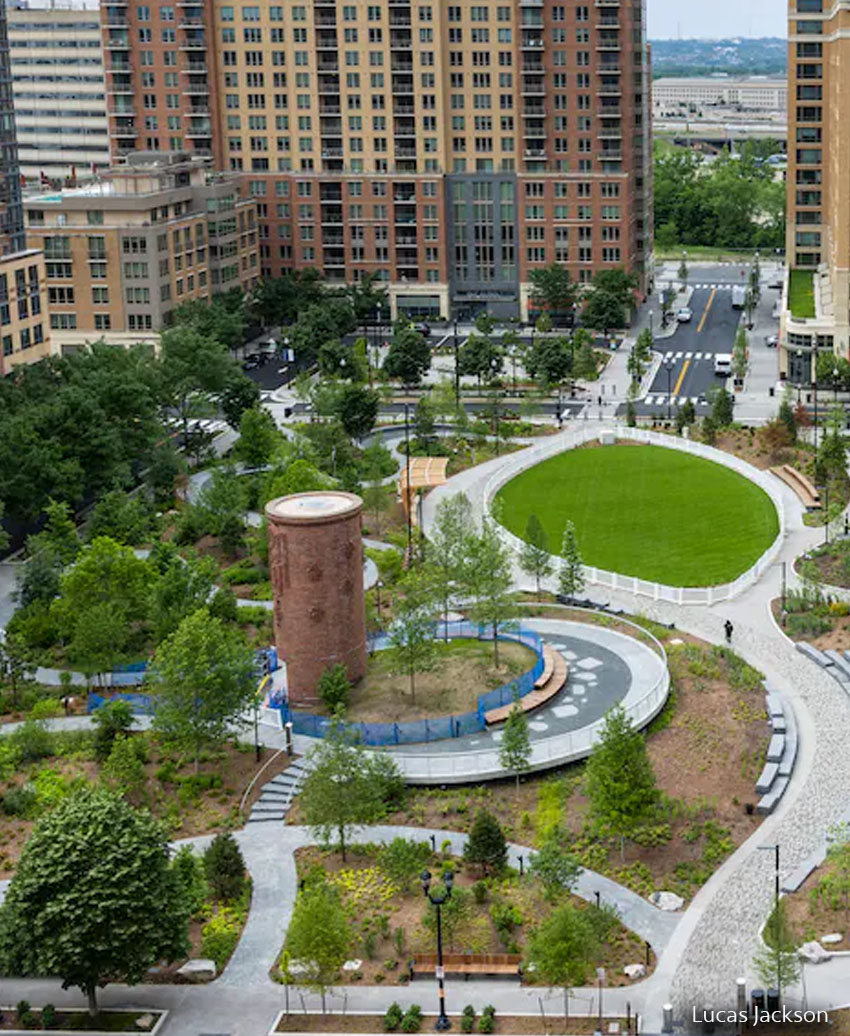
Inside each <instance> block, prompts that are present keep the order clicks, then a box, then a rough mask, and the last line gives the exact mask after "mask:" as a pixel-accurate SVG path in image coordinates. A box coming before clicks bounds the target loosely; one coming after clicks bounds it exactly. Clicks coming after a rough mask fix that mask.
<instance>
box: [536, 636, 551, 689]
mask: <svg viewBox="0 0 850 1036" xmlns="http://www.w3.org/2000/svg"><path fill="white" fill-rule="evenodd" d="M554 671H555V652H554V651H553V650H552V648H550V647H549V645H548V644H544V645H543V672H542V673H541V674H540V676H538V677H537V679H536V680H535V681H534V686H535V689H536V688H538V687H545V686H546V684H547V683H549V681H550V680H551V679H552V673H553V672H554Z"/></svg>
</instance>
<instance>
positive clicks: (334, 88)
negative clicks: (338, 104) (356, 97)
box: [319, 73, 339, 97]
mask: <svg viewBox="0 0 850 1036" xmlns="http://www.w3.org/2000/svg"><path fill="white" fill-rule="evenodd" d="M319 96H320V97H339V76H337V75H331V74H330V73H328V74H326V75H324V76H323V77H322V78H321V79H320V80H319Z"/></svg>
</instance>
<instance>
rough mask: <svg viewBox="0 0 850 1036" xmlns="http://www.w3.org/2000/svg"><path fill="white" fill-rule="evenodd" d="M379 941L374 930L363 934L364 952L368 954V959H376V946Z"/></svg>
mask: <svg viewBox="0 0 850 1036" xmlns="http://www.w3.org/2000/svg"><path fill="white" fill-rule="evenodd" d="M376 943H377V937H376V936H375V933H374V932H366V934H365V935H364V936H363V952H364V953H365V954H366V957H367V959H368V960H374V959H375V948H376Z"/></svg>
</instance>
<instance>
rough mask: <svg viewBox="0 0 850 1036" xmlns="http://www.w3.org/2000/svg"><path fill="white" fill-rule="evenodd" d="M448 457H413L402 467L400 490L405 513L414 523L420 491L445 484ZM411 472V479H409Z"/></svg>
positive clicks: (399, 482)
mask: <svg viewBox="0 0 850 1036" xmlns="http://www.w3.org/2000/svg"><path fill="white" fill-rule="evenodd" d="M448 463H449V458H448V457H411V458H410V462H409V464H405V466H404V467H403V468H402V469H401V477H400V478H399V480H398V491H399V495H400V496H401V505H402V507H403V508H404V513H405V514H406V515H409V516H410V517H411V519H412V520H413V522H414V524H415V523H416V522H417V520H418V519H417V514H416V507H415V502H416V498H417V497H418V496H419V494H420V493H422V492H423V491H426V490H428V489H433V488H434V487H435V486H442V485H445V483H446V481H447V478H446V465H447V464H448ZM408 473H409V481H408Z"/></svg>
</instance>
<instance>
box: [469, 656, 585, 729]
mask: <svg viewBox="0 0 850 1036" xmlns="http://www.w3.org/2000/svg"><path fill="white" fill-rule="evenodd" d="M546 647H547V648H548V649H549V650H550V651H551V652H552V655H553V664H552V674H551V676H550V677H549V679H548V680H547V681H546V683H545V685H544V686H543V687H536V688H535V690H533V691H529V692H528V694H526V695H525V696H524V697H522V698H520V699H519V706H520V708H521V709H522V711H523V712H531V711H532V710H533V709H539V708H540V706H541V705H545V704H546V702H547V701H549V700H550V699H551V698H554V697H555V695H556V694H557V693H558V691H560V690H561V688H562V687H563V686H564V684H565V683H566V682H567V675H568V673H569V668H568V666H567V660H566V659H565V658H564V656H563V655H562V654H561V653H560V651H555V650H554V648H549V646H548V644H547V645H546ZM513 707H514V703H513V702H510V703H509V704H507V705H499V706H498V707H497V708H495V709H490V710H489V711H487V712H485V713H484V722H485V723H486V724H487V726H488V727H492V726H493V725H494V724H495V723H503V722H504V721H505V720H506V719H507V718H508V716H509V715H510V713H511V709H512V708H513Z"/></svg>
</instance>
